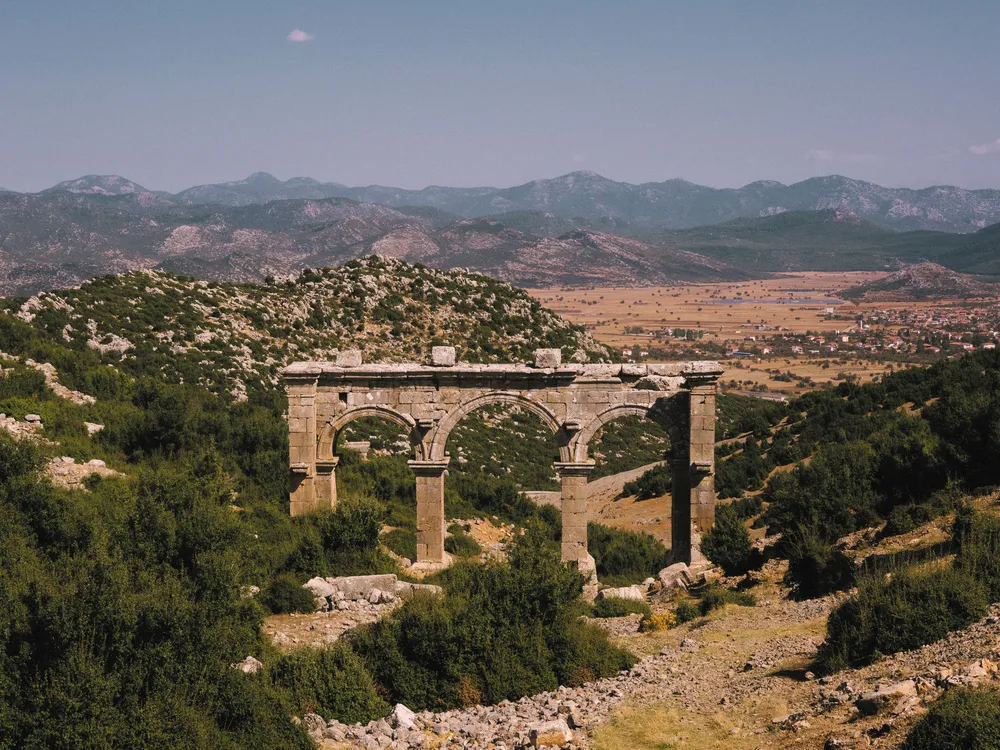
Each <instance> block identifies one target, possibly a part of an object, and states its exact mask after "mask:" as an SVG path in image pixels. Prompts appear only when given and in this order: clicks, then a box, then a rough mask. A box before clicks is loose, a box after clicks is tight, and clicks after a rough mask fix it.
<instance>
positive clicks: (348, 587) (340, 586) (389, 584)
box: [305, 573, 396, 600]
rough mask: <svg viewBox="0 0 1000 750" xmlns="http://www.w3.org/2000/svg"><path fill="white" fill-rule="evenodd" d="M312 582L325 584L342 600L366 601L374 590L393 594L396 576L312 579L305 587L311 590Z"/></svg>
mask: <svg viewBox="0 0 1000 750" xmlns="http://www.w3.org/2000/svg"><path fill="white" fill-rule="evenodd" d="M314 581H323V582H325V583H326V584H327V585H329V586H330V587H331V588H332V589H333V593H336V592H337V591H339V592H340V593H342V594H343V595H344V598H345V599H348V600H356V599H367V598H368V597H369V595H370V594H371V593H372V591H374V590H376V589H377V590H379V591H393V592H394V591H395V590H396V576H395V575H393V574H391V573H390V574H387V575H370V576H340V577H337V578H319V579H317V578H313V579H312V580H311V581H308V582H307V583H306V584H305V585H306V587H308V588H310V590H313V589H312V587H311V586H310V584H312V583H313V582H314ZM314 593H315V591H314ZM330 595H331V594H327V596H330Z"/></svg>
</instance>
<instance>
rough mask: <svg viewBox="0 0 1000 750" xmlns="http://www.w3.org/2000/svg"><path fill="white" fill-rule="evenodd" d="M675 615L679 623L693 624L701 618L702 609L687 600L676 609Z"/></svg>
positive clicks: (678, 604)
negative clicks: (692, 622)
mask: <svg viewBox="0 0 1000 750" xmlns="http://www.w3.org/2000/svg"><path fill="white" fill-rule="evenodd" d="M674 614H675V615H676V616H677V622H691V621H692V620H697V619H698V618H699V617H701V607H699V606H698V605H697V604H696V603H695V602H693V601H691V600H689V599H685V600H684V601H681V602H678V603H677V605H676V606H675V607H674Z"/></svg>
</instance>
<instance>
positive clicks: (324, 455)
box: [282, 347, 722, 567]
mask: <svg viewBox="0 0 1000 750" xmlns="http://www.w3.org/2000/svg"><path fill="white" fill-rule="evenodd" d="M721 374H722V368H721V367H720V366H719V365H718V363H716V362H678V363H670V364H661V365H633V364H625V365H621V364H608V365H578V364H569V365H564V364H562V361H561V356H560V352H559V350H557V349H540V350H537V351H536V353H535V363H534V366H525V365H503V364H500V365H473V364H464V363H459V364H456V363H455V351H454V348H453V347H434V351H433V356H432V362H431V363H430V364H416V363H407V364H362V362H361V354H360V352H357V351H350V352H342V353H340V354H339V355H338V357H337V361H336V362H299V363H296V364H293V365H290V366H288V367H286V368H285V369H284V370H283V371H282V376H283V378H284V380H285V384H286V387H287V389H288V428H289V464H290V468H291V474H292V482H291V484H292V487H291V492H290V508H291V512H292V514H293V515H299V514H301V513H306V512H309V511H310V510H313V509H315V508H318V507H329V505H330V504H331V502H333V501H335V499H336V498H335V494H331V493H330V492H329V491H328V490H327V487H328V486H329V485H330V482H328V481H327V480H326V478H325V477H326V476H327V475H329V476H332V474H333V472H334V471H335V469H336V457H335V456H334V455H333V448H334V446H335V442H334V441H335V440H336V434H337V432H338V431H339V430H340V429H342V428H343V426H344V425H345V424H347V423H348V422H350V421H352V420H353V419H356V418H358V417H361V416H381V417H384V418H386V419H390V420H391V421H394V422H396V423H397V424H400V425H402V426H405V427H406V428H408V429H409V431H410V436H411V442H412V443H413V445H414V447H415V458H414V460H412V461H410V462H409V465H410V468H411V469H413V471H414V473H415V474H416V484H417V487H416V489H417V530H418V543H417V560H418V564H421V565H424V566H427V567H435V566H441V565H443V564H445V562H446V556H445V554H444V476H445V472H446V471H447V468H448V462H449V459H448V456H447V455H446V453H445V445H446V443H447V439H448V435H449V434H450V432H451V430H452V429H454V427H455V425H456V424H457V423H458V422H459V421H460V420H461V419H462V418H463V417H465V416H467V415H468V414H470V413H472V412H473V411H475V410H476V409H478V408H481V407H483V406H487V405H489V404H508V405H517V406H520V407H522V408H524V409H527V410H529V411H531V412H533V413H534V414H536V415H538V416H539V417H540V418H541V419H542V420H543V421H544V422H545V423H546V424H547V425H548V426H549V428H550V429H552V431H553V433H554V434H555V436H556V441H557V443H558V445H559V454H560V460H559V461H558V462H557V463H556V464H555V469H556V471H557V472H558V474H559V477H560V482H561V485H562V510H563V549H562V555H563V560H564V561H566V562H571V563H576V564H579V565H581V566H582V565H583V564H584V563H585V562H586V561H588V560H589V559H590V558H589V555H588V554H587V520H588V516H587V507H586V505H587V503H586V493H585V488H586V484H587V477H588V475H589V474H590V472H591V470H592V469H593V467H594V462H593V461H591V460H589V459H588V457H587V444H588V443H589V441H590V440H591V439H592V438H593V436H594V434H595V433H596V432H597V430H598V429H600V427H601V426H602V425H604V424H606V423H607V422H609V421H611V420H612V419H617V418H618V417H619V416H624V415H640V416H646V417H649V418H651V419H653V420H654V421H657V422H660V423H661V424H668V425H670V427H669V429H670V430H671V438H672V440H674V441H675V442H674V445H675V450H674V487H675V492H674V512H675V514H676V515H675V519H674V523H673V529H674V532H673V552H674V556H675V558H676V559H678V560H683V561H685V562H689V561H690V559H691V530H692V519H693V520H694V524H693V526H694V527H695V528H696V529H697V530H699V531H705V530H707V529H708V528H709V527H710V526H711V523H712V520H713V518H714V513H715V494H714V467H715V463H714V446H715V392H716V383H717V380H718V377H719V375H721Z"/></svg>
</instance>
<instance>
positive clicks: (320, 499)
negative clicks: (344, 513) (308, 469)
mask: <svg viewBox="0 0 1000 750" xmlns="http://www.w3.org/2000/svg"><path fill="white" fill-rule="evenodd" d="M339 463H340V457H339V456H334V457H333V458H327V459H316V479H315V480H314V485H313V494H314V495H315V498H316V509H317V510H323V509H328V510H332V509H333V508H336V507H337V464H339Z"/></svg>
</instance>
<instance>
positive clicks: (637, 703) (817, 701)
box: [302, 562, 1000, 750]
mask: <svg viewBox="0 0 1000 750" xmlns="http://www.w3.org/2000/svg"><path fill="white" fill-rule="evenodd" d="M785 565H786V564H785V563H780V562H772V563H769V564H768V565H767V566H765V569H764V571H763V572H762V574H761V576H760V577H759V583H758V584H757V585H756V586H755V587H754V593H755V594H756V595H757V597H758V603H757V605H756V606H754V607H739V606H734V605H728V606H726V607H725V608H724V609H722V610H720V611H717V612H714V613H712V614H711V615H710V616H709V617H707V618H702V619H699V620H696V621H694V622H691V623H687V624H685V625H682V626H679V627H677V628H673V629H670V630H666V631H661V632H657V633H639V632H638V621H639V616H638V615H632V616H629V617H623V618H615V619H608V620H595V622H597V623H598V624H599V625H601V626H602V627H604V628H606V629H607V630H608V631H609V633H610V635H611V637H612V639H613V640H614V641H615V642H617V643H618V644H620V645H622V646H624V647H626V648H628V649H629V650H631V651H632V652H633V653H635V654H636V655H637V656H639V657H640V661H639V662H638V663H637V664H636V666H635V667H634V668H633V669H632V670H630V671H629V672H624V673H621V674H619V675H618V676H616V677H613V678H609V679H605V680H599V681H596V682H593V683H590V684H587V685H585V686H582V687H577V688H568V687H561V688H559V689H558V690H557V691H555V692H551V693H543V694H541V695H536V696H533V697H530V698H523V699H521V700H519V701H516V702H513V703H502V704H500V705H498V706H474V707H470V708H466V709H461V710H454V711H448V712H444V713H429V712H420V713H416V714H413V715H412V716H410V715H409V714H408V713H406V712H403V713H402V714H399V713H394V714H391V715H390V716H389V717H386V718H385V719H382V720H379V721H377V722H371V723H370V724H368V725H366V726H360V725H357V726H344V725H341V724H339V723H337V722H331V723H329V724H327V723H326V722H323V720H322V719H320V718H319V717H315V716H312V715H310V716H307V717H305V718H304V721H305V722H306V724H307V726H309V727H310V728H311V729H312V730H313V736H314V738H315V739H316V740H317V741H318V743H319V744H320V746H321V747H323V748H327V749H329V750H335V749H336V750H339V749H340V748H356V747H363V748H387V747H388V748H394V749H399V748H411V747H427V748H441V749H442V750H444V749H446V748H482V749H487V748H496V749H498V750H499V749H502V748H520V747H532V746H533V741H532V737H533V734H532V733H533V731H534V732H536V733H538V732H539V731H541V732H542V734H543V735H544V734H545V733H546V732H547V733H548V735H549V737H550V738H551V737H555V739H554V740H553V741H554V742H556V741H558V742H561V743H562V746H564V747H571V748H572V747H575V748H592V749H593V750H619V749H624V748H639V749H645V748H649V749H653V748H690V749H694V750H701V749H704V750H709V749H711V750H714V749H715V748H732V749H733V750H771V749H772V748H773V749H775V750H780V749H783V748H789V749H791V748H878V749H881V750H896V749H898V748H899V747H901V744H902V741H903V739H904V738H905V736H906V732H907V731H908V729H909V727H911V726H912V724H913V722H914V721H915V720H916V719H917V718H918V717H919V716H920V715H921V713H922V712H923V711H924V710H925V707H926V705H927V704H929V703H930V702H932V701H933V700H934V699H935V698H937V697H938V696H939V695H940V694H941V692H942V691H944V690H947V689H949V688H952V687H955V686H957V685H967V684H978V683H982V682H994V681H996V680H997V676H998V668H997V661H998V660H1000V605H997V606H994V607H993V609H992V610H991V611H990V613H989V615H988V616H987V617H986V618H985V619H983V620H982V621H980V622H978V623H976V624H974V625H973V626H971V627H970V628H968V629H967V630H964V631H960V632H956V633H953V634H951V635H950V636H949V637H947V638H946V639H944V640H942V641H940V642H938V643H935V644H931V645H929V646H925V647H923V648H921V649H917V650H915V651H911V652H907V653H902V654H897V655H895V656H893V657H889V658H886V659H883V660H882V661H880V662H878V663H876V664H874V665H871V666H869V667H865V668H863V669H858V670H846V671H844V672H841V673H838V674H837V675H834V676H832V677H822V678H816V677H814V676H813V675H812V673H811V672H810V671H809V668H810V664H811V662H812V660H813V659H814V657H815V655H816V649H817V647H818V646H819V644H820V643H821V642H822V640H823V637H824V635H825V628H826V618H827V616H828V614H829V612H830V611H831V610H832V609H833V608H834V607H835V606H836V605H837V603H838V602H839V601H841V600H842V599H843V598H844V595H841V596H832V597H826V598H823V599H816V600H811V601H804V602H796V601H792V600H790V599H788V597H787V591H786V590H784V589H783V588H782V586H781V585H780V580H781V577H782V575H783V573H784V570H785ZM654 598H655V597H654ZM653 605H654V610H666V609H669V608H670V606H671V605H670V603H669V601H667V600H666V599H662V600H659V601H655V600H654V602H653ZM302 619H303V622H305V621H307V620H308V618H302ZM399 711H402V709H399ZM400 715H402V716H403V719H400ZM553 733H554V734H553ZM564 733H565V734H564ZM570 737H571V739H570Z"/></svg>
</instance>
